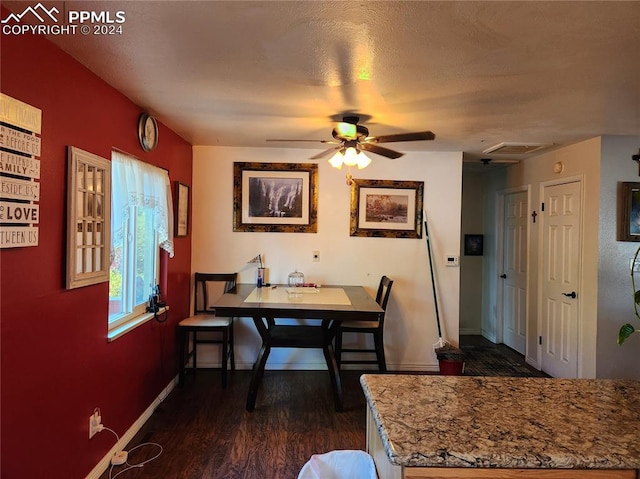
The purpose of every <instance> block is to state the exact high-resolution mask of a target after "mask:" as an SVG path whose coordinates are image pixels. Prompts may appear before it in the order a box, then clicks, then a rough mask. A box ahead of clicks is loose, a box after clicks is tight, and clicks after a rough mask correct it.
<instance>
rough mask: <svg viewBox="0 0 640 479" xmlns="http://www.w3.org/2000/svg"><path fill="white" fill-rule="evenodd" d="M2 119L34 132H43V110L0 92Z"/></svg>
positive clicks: (0, 118)
mask: <svg viewBox="0 0 640 479" xmlns="http://www.w3.org/2000/svg"><path fill="white" fill-rule="evenodd" d="M0 121H2V122H4V123H8V124H10V125H13V126H15V127H17V128H22V129H24V130H27V131H31V132H33V133H42V131H41V128H42V111H41V110H40V109H39V108H35V107H33V106H31V105H27V104H26V103H24V102H21V101H20V100H16V99H15V98H12V97H10V96H9V95H5V94H4V93H0Z"/></svg>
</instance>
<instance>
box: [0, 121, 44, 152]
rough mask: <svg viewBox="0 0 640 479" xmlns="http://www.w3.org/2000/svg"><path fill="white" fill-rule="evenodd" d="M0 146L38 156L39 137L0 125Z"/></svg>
mask: <svg viewBox="0 0 640 479" xmlns="http://www.w3.org/2000/svg"><path fill="white" fill-rule="evenodd" d="M0 146H1V147H3V148H8V149H10V150H13V151H19V152H20V153H25V154H27V155H33V156H40V138H38V137H37V136H35V135H32V134H30V133H23V132H21V131H18V130H15V129H13V128H9V127H7V126H2V125H0Z"/></svg>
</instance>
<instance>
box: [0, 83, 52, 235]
mask: <svg viewBox="0 0 640 479" xmlns="http://www.w3.org/2000/svg"><path fill="white" fill-rule="evenodd" d="M0 122H2V123H3V124H0V147H2V148H3V150H2V151H0V248H17V247H22V246H37V245H38V237H39V234H38V227H37V226H34V225H36V224H37V223H38V222H39V221H40V207H39V206H38V205H36V204H34V203H33V202H35V201H39V200H40V183H39V182H37V181H35V180H37V179H40V160H38V159H36V158H35V157H36V156H40V150H41V146H42V145H41V139H40V137H38V136H36V135H34V134H33V133H41V129H42V111H41V110H39V109H38V108H35V107H32V106H31V105H27V104H26V103H24V102H21V101H20V100H16V99H15V98H11V97H10V96H8V95H5V94H4V93H0ZM7 150H8V151H7Z"/></svg>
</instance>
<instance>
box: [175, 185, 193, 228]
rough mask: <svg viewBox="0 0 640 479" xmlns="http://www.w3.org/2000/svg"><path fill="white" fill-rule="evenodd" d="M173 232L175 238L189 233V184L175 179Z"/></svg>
mask: <svg viewBox="0 0 640 479" xmlns="http://www.w3.org/2000/svg"><path fill="white" fill-rule="evenodd" d="M175 222H176V226H175V234H174V236H176V237H177V238H180V237H183V236H187V235H188V234H189V186H188V185H185V184H184V183H180V182H178V181H176V217H175Z"/></svg>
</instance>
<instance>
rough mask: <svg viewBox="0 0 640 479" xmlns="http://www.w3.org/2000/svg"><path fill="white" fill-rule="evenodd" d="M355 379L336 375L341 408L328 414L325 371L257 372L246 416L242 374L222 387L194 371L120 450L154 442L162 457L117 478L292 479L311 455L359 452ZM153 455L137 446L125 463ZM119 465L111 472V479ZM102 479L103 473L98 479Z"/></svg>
mask: <svg viewBox="0 0 640 479" xmlns="http://www.w3.org/2000/svg"><path fill="white" fill-rule="evenodd" d="M359 376H360V373H358V372H355V371H353V372H352V371H346V372H343V374H342V377H343V387H344V409H345V411H344V412H342V413H336V412H335V411H334V403H333V397H332V395H331V386H330V383H329V376H328V374H327V372H326V371H265V376H264V381H263V384H262V387H261V389H260V393H259V395H258V400H257V403H256V409H255V411H253V412H252V413H249V412H247V411H245V402H246V395H247V390H248V387H249V379H250V371H234V372H233V373H232V374H230V379H229V385H228V386H227V389H222V387H221V386H220V372H218V371H210V370H199V371H198V373H197V374H196V375H195V376H194V375H190V376H187V380H186V382H185V386H184V387H183V388H182V389H175V390H174V391H173V392H172V393H171V394H170V395H169V396H168V397H167V399H165V401H164V402H163V403H162V404H161V405H160V406H159V407H158V409H157V410H156V411H155V412H154V414H153V415H152V417H151V418H150V419H149V421H147V423H146V424H145V425H144V426H143V428H142V429H141V430H140V432H139V433H138V434H137V435H136V437H135V438H134V439H133V440H132V441H131V443H130V444H129V445H128V446H127V450H130V449H131V448H133V447H134V446H136V445H138V444H140V443H144V442H156V443H159V444H161V445H162V447H163V449H164V451H163V453H162V455H161V456H160V457H158V458H157V459H155V460H153V461H151V462H149V463H148V464H146V465H145V466H144V467H142V468H137V469H131V470H129V471H127V472H124V473H123V474H122V475H120V476H118V477H119V478H122V479H151V478H153V479H174V478H175V479H177V478H181V479H205V478H206V479H213V478H216V479H217V478H228V479H240V478H256V479H258V478H260V479H279V478H282V479H285V478H287V479H292V478H293V479H295V478H296V477H297V475H298V472H299V471H300V469H301V468H302V466H303V465H304V463H305V462H307V461H308V460H309V458H310V457H311V455H312V454H316V453H323V452H328V451H331V450H334V449H365V399H364V395H363V393H362V389H361V387H360V384H359V382H358V381H359ZM157 450H158V449H157V448H156V447H153V446H146V447H144V448H140V449H138V450H136V451H133V452H132V453H131V454H130V457H129V462H130V463H131V464H134V463H139V462H141V461H144V460H146V459H147V458H149V457H150V456H153V455H154V454H156V453H157ZM124 467H125V466H118V467H115V468H114V469H113V471H112V472H111V477H113V476H114V475H115V474H117V472H119V471H120V470H122V469H123V468H124ZM109 477H110V476H109V471H106V472H105V473H104V474H103V475H102V476H101V479H108V478H109Z"/></svg>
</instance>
